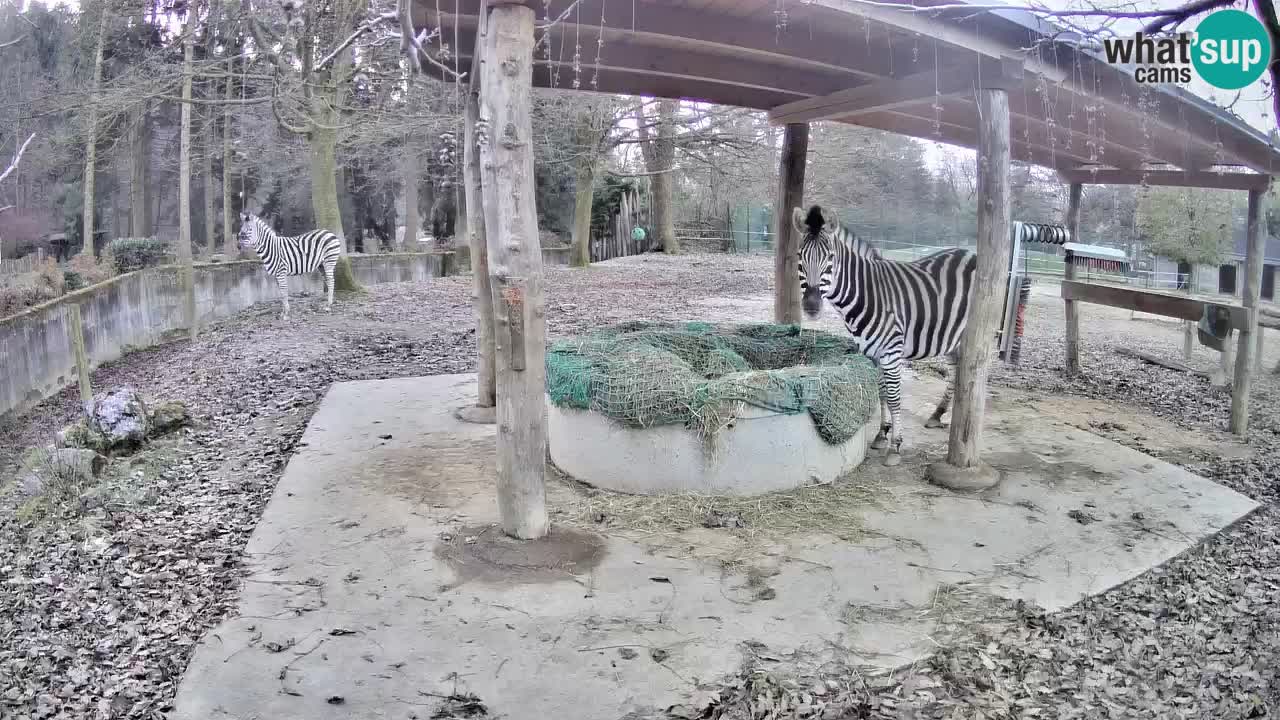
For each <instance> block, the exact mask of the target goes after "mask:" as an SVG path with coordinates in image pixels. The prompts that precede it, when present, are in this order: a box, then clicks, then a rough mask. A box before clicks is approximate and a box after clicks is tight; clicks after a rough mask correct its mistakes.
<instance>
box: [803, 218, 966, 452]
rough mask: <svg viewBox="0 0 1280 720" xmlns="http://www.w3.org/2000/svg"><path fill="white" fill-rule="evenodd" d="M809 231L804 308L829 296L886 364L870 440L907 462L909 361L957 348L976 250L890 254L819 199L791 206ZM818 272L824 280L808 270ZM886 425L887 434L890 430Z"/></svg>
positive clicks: (939, 412)
mask: <svg viewBox="0 0 1280 720" xmlns="http://www.w3.org/2000/svg"><path fill="white" fill-rule="evenodd" d="M791 221H792V224H793V225H794V226H795V228H796V232H797V233H798V234H799V235H800V236H801V237H802V238H803V241H802V242H801V244H800V290H801V292H802V293H803V305H804V312H805V314H806V315H808V316H809V317H810V318H816V317H817V316H818V313H819V311H821V310H822V299H823V298H826V299H827V300H828V301H830V302H831V305H832V306H833V307H834V308H835V309H836V310H838V311H839V312H840V315H841V317H843V318H844V324H845V327H846V328H847V329H848V330H849V332H850V333H852V334H853V336H854V338H855V340H857V342H858V344H859V345H860V347H861V349H862V352H863V353H865V354H866V355H867V356H868V357H869V358H871V359H872V360H874V361H875V362H876V364H877V365H879V366H880V402H881V409H882V411H884V410H887V411H888V412H887V413H886V414H887V415H888V419H889V422H888V423H886V422H884V420H885V418H884V416H883V415H882V417H881V424H880V432H879V433H877V434H876V438H875V440H874V441H873V442H872V444H871V447H873V448H875V449H881V448H885V447H888V448H889V451H888V454H887V455H886V457H885V461H884V462H885V464H886V465H897V464H898V463H900V462H902V455H901V448H902V430H901V425H900V422H899V415H900V411H901V407H902V395H901V388H900V386H901V383H902V361H903V360H921V359H925V358H934V357H943V356H946V357H947V358H948V359H949V360H950V361H951V362H954V361H955V357H956V348H957V346H958V345H959V343H960V337H961V334H962V333H963V332H964V328H965V324H966V322H967V320H968V315H969V301H970V299H971V298H972V291H973V275H974V271H975V270H976V269H977V256H976V255H974V253H973V252H972V251H970V250H964V249H960V248H955V249H951V250H942V251H940V252H936V253H934V254H932V255H929V256H927V257H922V258H920V259H918V260H913V261H911V262H897V261H894V260H886V259H884V258H882V257H881V256H880V253H879V252H877V251H876V249H875V248H873V247H872V246H871V245H870V244H869V243H867V241H865V240H863V239H862V238H860V237H858V236H857V235H855V234H853V232H852V231H850V230H847V229H845V228H844V227H843V226H842V225H840V223H839V221H837V220H836V219H835V218H834V217H831V218H827V217H824V216H823V211H822V208H821V207H819V206H817V205H814V206H813V207H811V208H809V213H808V215H806V214H805V212H804V211H803V210H802V209H800V208H798V207H797V208H794V209H793V210H792V213H791ZM811 277H817V278H818V283H817V285H810V284H809V278H811ZM954 383H955V377H954V375H952V377H951V379H950V380H948V382H947V389H946V391H945V392H944V393H943V396H942V399H941V400H940V401H939V403H938V406H937V408H936V409H935V410H934V411H933V415H932V416H931V417H930V418H929V421H928V422H927V423H926V426H927V427H943V424H942V416H943V415H944V414H945V413H946V412H947V408H948V406H950V404H951V396H952V393H953V391H954ZM886 431H888V433H889V434H888V436H887V437H886Z"/></svg>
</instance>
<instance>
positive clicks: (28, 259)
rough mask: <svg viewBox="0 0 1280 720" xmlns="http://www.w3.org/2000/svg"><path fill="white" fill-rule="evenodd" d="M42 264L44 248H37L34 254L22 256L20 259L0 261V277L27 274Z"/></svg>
mask: <svg viewBox="0 0 1280 720" xmlns="http://www.w3.org/2000/svg"><path fill="white" fill-rule="evenodd" d="M42 262H44V248H37V249H36V252H34V253H31V254H29V255H23V256H22V257H20V258H12V259H10V258H5V259H3V260H0V275H20V274H22V273H28V272H31V271H32V270H35V269H36V266H37V265H39V264H40V263H42Z"/></svg>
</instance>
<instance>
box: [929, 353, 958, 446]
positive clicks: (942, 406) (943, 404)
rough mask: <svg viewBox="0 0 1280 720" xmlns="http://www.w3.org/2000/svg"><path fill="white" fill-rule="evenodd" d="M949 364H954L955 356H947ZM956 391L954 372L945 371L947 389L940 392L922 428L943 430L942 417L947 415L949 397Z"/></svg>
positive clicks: (949, 406)
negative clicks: (940, 396)
mask: <svg viewBox="0 0 1280 720" xmlns="http://www.w3.org/2000/svg"><path fill="white" fill-rule="evenodd" d="M947 359H948V360H949V361H950V364H954V363H955V360H956V356H955V354H954V353H953V354H951V355H948V356H947ZM955 391H956V373H955V371H954V370H951V369H948V370H947V387H946V389H945V390H943V391H942V398H941V399H939V400H938V407H936V408H934V409H933V414H932V415H930V416H929V419H928V420H926V421H925V423H924V426H925V427H927V428H945V427H946V426H947V424H946V423H944V422H942V416H943V415H946V414H947V410H949V409H950V408H951V396H952V395H954V394H955Z"/></svg>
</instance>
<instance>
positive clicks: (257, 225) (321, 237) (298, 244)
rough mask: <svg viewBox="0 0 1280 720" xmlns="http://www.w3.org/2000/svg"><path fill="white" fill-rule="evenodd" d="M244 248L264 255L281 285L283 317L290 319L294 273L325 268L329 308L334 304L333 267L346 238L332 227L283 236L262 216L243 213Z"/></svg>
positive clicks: (241, 238) (264, 260) (260, 255)
mask: <svg viewBox="0 0 1280 720" xmlns="http://www.w3.org/2000/svg"><path fill="white" fill-rule="evenodd" d="M240 247H242V248H244V249H246V250H247V249H250V248H252V249H253V250H254V251H255V252H257V253H258V257H260V258H262V265H263V267H265V268H266V269H267V274H268V275H272V276H274V277H275V279H276V284H277V285H278V286H279V287H280V300H281V301H282V302H283V303H284V312H283V313H282V314H281V316H280V317H281V319H284V320H287V319H289V281H288V277H289V276H290V275H306V274H307V273H312V272H315V271H316V270H319V269H321V268H322V267H323V268H324V285H325V290H326V292H327V293H328V300H327V301H326V303H325V309H326V310H328V309H330V308H332V307H333V269H334V267H336V266H337V264H338V256H339V255H341V254H342V241H341V240H340V239H338V236H337V235H334V234H333V233H331V232H329V231H328V230H312V231H311V232H308V233H303V234H301V235H295V236H293V237H281V236H280V235H277V234H276V231H275V230H272V229H271V226H270V225H268V224H267V223H266V221H265V220H263V219H262V218H260V217H258V216H256V215H251V214H249V213H241V214H240Z"/></svg>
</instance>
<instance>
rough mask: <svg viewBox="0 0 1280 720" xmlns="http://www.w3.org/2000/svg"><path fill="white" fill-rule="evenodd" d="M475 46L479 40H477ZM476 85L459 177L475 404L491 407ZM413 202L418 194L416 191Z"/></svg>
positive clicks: (489, 303)
mask: <svg viewBox="0 0 1280 720" xmlns="http://www.w3.org/2000/svg"><path fill="white" fill-rule="evenodd" d="M476 44H477V46H479V45H480V44H481V43H479V42H477V43H476ZM478 88H479V84H478V83H477V82H476V80H475V78H472V83H471V86H470V88H468V90H467V106H466V109H465V113H466V114H465V116H464V121H465V127H464V132H463V142H464V143H465V146H464V147H463V149H462V160H463V163H464V164H463V166H462V179H463V183H464V190H465V191H466V194H467V200H466V206H467V244H468V246H469V247H470V250H471V282H472V288H473V292H474V294H475V301H474V302H475V315H476V350H477V355H478V358H477V361H478V362H477V367H476V386H477V392H476V407H478V408H492V407H494V406H495V405H496V404H497V390H496V385H495V383H496V380H495V379H494V357H493V353H494V349H493V290H492V288H491V286H490V284H489V246H488V243H487V241H486V237H487V234H486V229H485V205H484V200H483V195H482V192H483V191H482V190H481V186H480V183H481V172H480V152H479V148H478V147H477V146H476V132H475V129H476V120H477V119H478V118H479V117H480V98H479V96H478V92H477V91H478ZM413 200H414V202H415V203H416V202H417V200H418V195H417V193H416V192H415V193H414V195H413Z"/></svg>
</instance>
